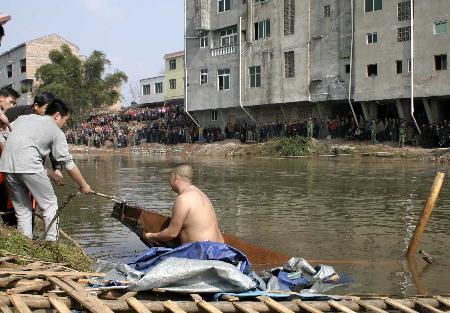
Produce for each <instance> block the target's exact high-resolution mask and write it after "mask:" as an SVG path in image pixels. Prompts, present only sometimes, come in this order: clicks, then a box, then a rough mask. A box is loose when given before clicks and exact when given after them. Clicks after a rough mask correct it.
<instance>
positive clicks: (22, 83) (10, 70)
mask: <svg viewBox="0 0 450 313" xmlns="http://www.w3.org/2000/svg"><path fill="white" fill-rule="evenodd" d="M62 45H68V46H69V47H70V48H71V50H72V52H73V53H74V54H75V55H80V52H79V48H78V47H77V46H76V45H74V44H73V43H71V42H70V41H67V40H66V39H64V38H62V37H60V36H58V35H49V36H45V37H40V38H37V39H33V40H30V41H27V42H25V43H22V44H20V45H18V46H17V47H14V48H12V49H10V50H8V51H6V52H4V53H2V54H1V55H0V87H4V86H11V87H12V88H14V89H15V90H17V91H18V92H19V93H21V94H22V95H21V97H20V98H19V99H18V101H17V104H18V105H24V104H30V103H31V101H32V97H31V91H32V90H33V88H34V86H35V84H36V83H37V82H36V78H35V73H36V70H37V69H38V68H39V67H40V66H42V65H44V64H47V63H50V60H49V58H48V54H49V53H50V51H52V50H54V49H59V48H61V46H62Z"/></svg>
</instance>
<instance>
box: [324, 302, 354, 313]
mask: <svg viewBox="0 0 450 313" xmlns="http://www.w3.org/2000/svg"><path fill="white" fill-rule="evenodd" d="M328 304H329V305H330V306H331V307H332V308H335V309H337V310H339V311H341V312H344V313H355V311H353V310H350V309H349V308H347V307H346V306H344V305H342V304H340V303H338V302H337V301H334V300H330V301H328Z"/></svg>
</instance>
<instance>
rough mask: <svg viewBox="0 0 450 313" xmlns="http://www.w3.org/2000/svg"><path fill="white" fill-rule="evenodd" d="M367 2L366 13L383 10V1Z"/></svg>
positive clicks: (368, 0) (371, 0)
mask: <svg viewBox="0 0 450 313" xmlns="http://www.w3.org/2000/svg"><path fill="white" fill-rule="evenodd" d="M365 1H366V6H365V11H366V13H367V12H373V11H378V10H381V9H383V0H365Z"/></svg>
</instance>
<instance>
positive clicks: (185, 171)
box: [172, 164, 194, 183]
mask: <svg viewBox="0 0 450 313" xmlns="http://www.w3.org/2000/svg"><path fill="white" fill-rule="evenodd" d="M172 174H176V175H177V176H178V177H179V178H181V179H182V180H184V181H188V182H190V183H191V182H192V177H193V176H194V173H193V170H192V166H190V165H188V164H181V165H177V166H176V167H175V168H174V169H173V170H172Z"/></svg>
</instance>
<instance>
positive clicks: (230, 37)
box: [220, 26, 237, 47]
mask: <svg viewBox="0 0 450 313" xmlns="http://www.w3.org/2000/svg"><path fill="white" fill-rule="evenodd" d="M235 44H237V27H236V26H234V27H230V28H227V29H224V30H222V31H221V32H220V46H221V47H225V46H231V45H235Z"/></svg>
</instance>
